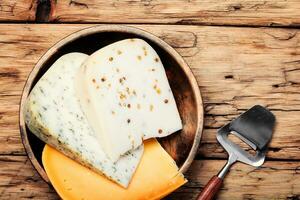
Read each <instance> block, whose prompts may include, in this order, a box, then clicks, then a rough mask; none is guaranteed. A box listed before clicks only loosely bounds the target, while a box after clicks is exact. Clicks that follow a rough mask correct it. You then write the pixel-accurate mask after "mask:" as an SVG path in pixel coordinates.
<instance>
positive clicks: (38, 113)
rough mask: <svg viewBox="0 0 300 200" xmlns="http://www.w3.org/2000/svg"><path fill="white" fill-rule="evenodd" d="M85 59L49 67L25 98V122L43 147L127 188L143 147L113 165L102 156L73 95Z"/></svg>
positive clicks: (72, 57) (78, 56)
mask: <svg viewBox="0 0 300 200" xmlns="http://www.w3.org/2000/svg"><path fill="white" fill-rule="evenodd" d="M87 57H88V56H87V55H85V54H82V53H70V54H66V55H64V56H62V57H61V58H59V59H58V60H57V61H56V62H55V63H54V64H53V65H52V66H51V67H50V68H49V70H48V71H47V72H46V73H45V74H44V75H43V77H42V78H41V79H40V80H39V81H38V82H37V84H36V85H35V86H34V88H33V89H32V91H31V93H30V95H29V97H28V99H27V102H26V106H25V122H26V124H27V126H28V128H29V129H30V130H31V131H32V132H33V133H34V134H35V135H36V136H37V137H39V138H40V139H41V140H43V141H44V142H46V143H47V144H50V145H51V146H53V147H55V148H56V149H58V150H59V151H61V152H63V153H64V154H65V155H67V156H68V157H70V158H72V159H74V160H76V161H78V162H80V163H81V164H83V165H85V166H87V167H89V168H91V169H93V170H94V171H96V172H98V173H101V174H102V173H103V174H104V175H105V176H106V177H108V178H109V179H111V180H113V181H115V182H116V183H118V184H120V185H122V186H124V187H127V185H128V183H129V181H130V180H131V177H132V175H133V173H134V172H135V170H136V167H137V165H138V163H139V161H140V158H141V156H142V153H143V147H142V146H141V147H139V148H138V149H137V150H135V151H133V152H130V153H128V154H126V155H124V156H122V157H121V158H120V159H119V160H118V161H117V162H116V163H114V162H112V161H111V160H110V159H108V157H107V156H106V154H105V153H104V151H103V148H102V147H101V145H100V143H99V142H98V140H97V139H96V137H95V133H94V131H93V129H91V128H90V126H89V124H88V121H87V119H86V117H85V115H84V113H83V112H82V110H81V108H80V104H79V102H78V99H77V98H76V96H75V83H74V77H75V74H76V73H77V71H78V69H79V67H80V65H81V64H82V62H83V61H84V60H85V59H86V58H87ZM65 171H66V170H64V172H65Z"/></svg>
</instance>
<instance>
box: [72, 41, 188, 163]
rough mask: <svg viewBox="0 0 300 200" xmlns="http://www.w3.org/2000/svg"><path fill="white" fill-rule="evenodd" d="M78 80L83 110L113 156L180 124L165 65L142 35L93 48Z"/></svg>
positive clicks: (109, 154) (78, 93)
mask: <svg viewBox="0 0 300 200" xmlns="http://www.w3.org/2000/svg"><path fill="white" fill-rule="evenodd" d="M76 79H77V81H76V83H77V86H76V88H77V89H76V92H77V95H78V97H79V99H80V104H81V105H82V109H83V111H84V112H85V114H86V116H87V119H88V121H89V123H90V124H91V127H92V128H93V130H95V132H96V134H97V137H98V140H99V141H100V143H101V144H102V146H103V148H104V151H105V153H106V154H107V155H108V156H109V158H110V159H111V160H112V161H116V160H118V159H119V158H120V156H121V155H123V154H125V153H126V152H128V151H130V150H132V149H135V148H137V147H139V146H140V145H141V144H142V141H143V140H145V139H148V138H153V137H165V136H168V135H170V134H172V133H174V132H176V131H178V130H180V129H182V123H181V119H180V116H179V112H178V109H177V107H176V103H175V100H174V96H173V94H172V91H171V88H170V85H169V82H168V79H167V76H166V72H165V70H164V67H163V64H162V62H161V60H160V58H159V56H158V55H157V53H156V52H155V50H154V49H153V48H152V47H151V46H150V45H149V44H148V43H146V42H145V41H143V40H141V39H126V40H122V41H119V42H116V43H113V44H111V45H109V46H106V47H104V48H102V49H100V50H98V51H96V52H95V53H93V54H92V55H91V56H90V57H89V58H88V59H87V60H86V61H85V62H84V63H83V64H82V66H81V68H80V70H79V72H78V74H77V77H76ZM100 119H101V120H100Z"/></svg>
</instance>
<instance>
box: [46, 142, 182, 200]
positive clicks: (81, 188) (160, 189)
mask: <svg viewBox="0 0 300 200" xmlns="http://www.w3.org/2000/svg"><path fill="white" fill-rule="evenodd" d="M144 146H145V150H144V155H143V156H142V159H141V162H140V164H139V166H138V168H137V170H136V173H135V174H134V176H133V178H132V181H131V183H130V184H129V186H128V188H126V189H124V188H121V187H119V186H118V185H116V184H112V183H111V182H109V181H108V180H107V179H106V178H105V177H103V176H101V175H99V174H96V173H94V172H92V171H90V170H89V169H87V168H85V167H83V166H81V165H79V164H78V163H76V162H74V161H73V160H71V159H69V158H67V157H66V156H64V155H63V154H61V153H59V152H58V151H56V150H55V149H53V148H51V147H50V146H48V145H46V146H45V148H44V151H43V156H42V161H43V165H44V167H45V170H46V173H47V175H48V177H49V179H50V181H51V183H52V185H53V187H54V188H55V190H56V191H57V192H58V194H59V195H60V197H61V198H62V199H64V200H67V199H72V200H80V199H85V200H96V199H109V200H142V199H145V200H151V199H161V198H163V197H164V196H166V195H168V194H169V193H171V192H172V191H174V190H176V189H177V188H179V187H180V186H182V185H183V184H184V183H186V179H185V178H184V177H183V175H182V174H181V173H180V172H178V168H177V166H176V164H175V162H174V161H173V159H172V158H171V157H170V156H169V155H168V154H167V153H166V152H165V151H164V149H163V148H162V147H161V146H160V144H159V143H158V142H157V141H156V140H155V139H150V140H147V141H145V145H144Z"/></svg>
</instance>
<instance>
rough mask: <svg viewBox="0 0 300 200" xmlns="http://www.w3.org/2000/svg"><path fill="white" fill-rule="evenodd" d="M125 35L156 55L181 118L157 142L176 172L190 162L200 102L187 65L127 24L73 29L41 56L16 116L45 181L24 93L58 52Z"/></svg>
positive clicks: (78, 49) (83, 48)
mask: <svg viewBox="0 0 300 200" xmlns="http://www.w3.org/2000/svg"><path fill="white" fill-rule="evenodd" d="M126 38H141V39H144V40H145V41H147V42H148V43H149V44H150V45H151V46H152V47H153V48H154V49H155V50H156V52H157V53H158V55H159V56H160V58H161V61H162V63H163V65H164V67H165V69H166V72H167V76H168V79H169V82H170V86H171V89H172V91H173V93H174V96H175V100H176V103H177V106H178V109H179V113H180V116H181V119H182V121H183V129H182V130H181V131H178V133H175V134H172V135H171V136H168V137H166V138H162V139H160V140H159V142H160V143H161V144H162V146H163V147H164V148H165V150H166V151H167V152H168V153H169V154H170V155H171V156H172V157H173V158H174V160H175V161H176V163H177V165H178V166H179V167H180V171H182V172H185V171H186V170H187V169H188V167H189V166H190V164H191V163H192V161H193V159H194V157H195V155H196V153H197V150H198V145H199V142H200V139H201V135H202V126H203V104H202V99H201V95H200V91H199V88H198V85H197V82H196V79H195V77H194V75H193V74H192V72H191V70H190V68H189V67H188V65H187V64H186V63H185V61H184V60H183V58H182V57H181V56H180V55H179V54H178V53H177V52H176V51H175V50H174V49H173V48H172V47H171V46H169V45H168V44H167V43H165V42H164V41H162V40H161V39H159V38H158V37H156V36H154V35H152V34H150V33H148V32H146V31H143V30H140V29H137V28H133V27H127V26H119V25H102V26H95V27H91V28H87V29H83V30H81V31H78V32H75V33H73V34H71V35H69V36H67V37H66V38H64V39H62V40H60V41H59V42H58V43H56V44H55V45H54V46H53V47H51V48H50V49H49V50H48V51H47V52H46V53H45V54H44V55H43V56H42V57H41V59H40V60H39V61H38V63H37V64H36V65H35V67H34V68H33V70H32V72H31V73H30V75H29V77H28V79H27V82H26V84H25V87H24V90H23V94H22V99H21V105H20V115H19V117H20V120H19V122H20V131H21V137H22V142H23V144H24V147H25V150H26V152H27V154H28V156H29V159H30V160H31V162H32V164H33V166H34V168H35V169H36V170H37V171H38V173H39V174H40V175H41V177H42V178H43V179H44V180H45V181H46V182H47V183H50V182H49V179H48V177H47V174H46V173H45V171H44V169H43V166H42V162H41V155H42V151H43V147H44V145H45V143H44V142H42V141H41V140H39V139H38V138H37V137H36V136H35V135H34V134H33V133H31V132H30V130H29V129H28V128H27V127H26V125H25V122H24V119H23V114H22V113H23V111H24V103H25V100H26V98H27V96H28V95H29V93H30V91H31V89H32V88H33V86H34V85H35V83H36V82H37V81H38V80H39V79H40V78H41V76H42V75H43V74H44V73H45V72H46V71H47V70H48V68H49V67H50V66H51V65H52V64H53V63H54V62H55V61H56V60H57V59H58V58H59V57H61V56H62V55H64V54H66V53H70V52H82V53H86V54H91V53H93V52H94V51H96V50H98V49H100V48H102V47H104V46H106V45H108V44H111V43H113V42H116V41H118V40H122V39H126Z"/></svg>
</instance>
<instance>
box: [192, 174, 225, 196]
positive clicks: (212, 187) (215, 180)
mask: <svg viewBox="0 0 300 200" xmlns="http://www.w3.org/2000/svg"><path fill="white" fill-rule="evenodd" d="M222 183H223V179H221V178H219V177H218V176H213V177H212V178H211V179H210V180H209V182H208V183H207V184H206V186H205V187H204V188H203V190H202V192H201V193H200V194H199V196H198V197H197V200H211V199H213V198H214V196H215V194H217V192H218V190H219V189H220V187H221V185H222Z"/></svg>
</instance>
